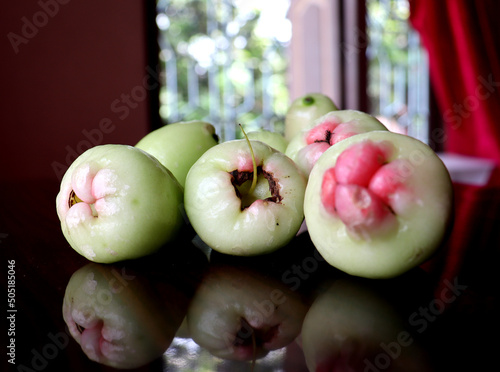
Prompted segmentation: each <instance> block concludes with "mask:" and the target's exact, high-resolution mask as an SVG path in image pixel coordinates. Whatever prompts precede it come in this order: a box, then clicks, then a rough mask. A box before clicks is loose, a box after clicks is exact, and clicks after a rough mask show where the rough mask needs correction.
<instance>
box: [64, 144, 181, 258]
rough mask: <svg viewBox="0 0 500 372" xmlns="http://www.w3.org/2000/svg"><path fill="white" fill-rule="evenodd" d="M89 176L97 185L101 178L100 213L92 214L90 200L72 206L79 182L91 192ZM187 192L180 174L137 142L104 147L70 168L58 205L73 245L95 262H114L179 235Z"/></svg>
mask: <svg viewBox="0 0 500 372" xmlns="http://www.w3.org/2000/svg"><path fill="white" fill-rule="evenodd" d="M96 175H98V176H96ZM86 179H87V180H89V181H88V182H92V184H93V187H95V188H97V185H96V183H94V182H93V181H94V180H99V182H100V185H99V187H100V188H101V189H102V190H101V191H100V193H101V194H103V195H100V197H99V198H98V199H99V201H96V203H94V204H93V206H94V208H97V207H95V205H97V204H98V203H101V204H100V206H99V209H100V210H99V211H98V212H97V213H98V216H97V217H94V216H93V215H91V214H89V212H90V208H89V205H90V203H83V202H78V203H76V204H74V205H72V206H70V204H69V199H70V198H71V194H72V190H73V189H74V188H75V186H76V187H77V188H80V189H87V190H90V186H89V184H88V182H87V183H85V182H84V180H86ZM96 182H97V181H96ZM78 185H80V186H78ZM88 194H89V195H87V196H86V197H87V198H88V197H90V198H92V195H90V191H88ZM77 196H78V197H80V196H79V195H77ZM182 196H183V194H182V188H181V186H180V185H179V184H178V182H177V181H176V179H175V178H174V176H173V175H172V174H171V173H170V172H169V171H168V170H167V169H166V168H165V167H164V166H163V165H161V164H160V163H159V162H158V160H156V159H155V158H154V157H152V156H151V155H149V154H147V153H146V152H144V151H142V150H140V149H138V148H135V147H133V146H127V145H101V146H96V147H93V148H91V149H89V150H87V151H85V152H84V153H83V154H82V155H80V156H79V157H78V158H77V159H76V160H75V161H74V162H73V164H71V166H70V167H69V168H68V170H67V171H66V173H65V175H64V177H63V179H62V181H61V188H60V191H59V193H58V195H57V197H56V209H57V214H58V217H59V219H60V221H61V229H62V232H63V234H64V236H65V238H66V240H67V241H68V243H69V244H70V245H71V247H73V249H75V250H76V251H77V252H78V253H79V254H81V255H82V256H84V257H86V258H87V259H88V260H90V261H94V262H100V263H112V262H117V261H122V260H127V259H134V258H138V257H142V256H145V255H148V254H150V253H153V252H155V251H157V250H158V249H160V248H161V247H162V245H163V244H165V243H167V242H169V241H171V240H172V239H173V238H175V237H176V235H177V233H178V232H179V230H180V228H181V226H182V225H183V217H182ZM80 198H84V199H85V197H83V196H81V197H80Z"/></svg>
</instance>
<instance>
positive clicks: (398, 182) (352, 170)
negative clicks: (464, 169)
mask: <svg viewBox="0 0 500 372" xmlns="http://www.w3.org/2000/svg"><path fill="white" fill-rule="evenodd" d="M452 194H453V193H452V184H451V179H450V175H449V173H448V171H447V169H446V168H445V166H444V164H443V163H442V161H441V160H440V159H439V157H438V156H437V155H436V154H435V153H434V151H432V149H431V148H430V147H429V146H427V145H426V144H424V143H422V142H420V141H418V140H416V139H415V138H412V137H409V136H406V135H402V134H396V133H392V132H389V131H373V132H367V133H363V134H359V135H356V136H352V137H350V138H348V139H346V140H344V141H342V142H339V143H337V144H336V145H335V146H332V147H330V148H329V149H328V150H326V151H325V152H324V153H323V155H322V156H321V157H320V158H319V160H318V161H317V162H316V164H315V165H314V167H313V169H312V171H311V174H310V176H309V182H308V186H307V189H306V195H305V202H304V212H305V219H306V223H307V226H308V229H309V234H310V237H311V240H312V241H313V243H314V245H315V246H316V248H317V249H318V251H319V252H320V253H321V255H322V256H323V257H324V258H325V260H326V261H327V262H329V263H330V264H331V265H333V266H335V267H337V268H338V269H340V270H343V271H345V272H347V273H349V274H351V275H356V276H362V277H368V278H388V277H394V276H397V275H400V274H402V273H404V272H406V271H408V270H409V269H411V268H413V267H415V266H417V265H420V264H421V263H423V262H424V261H426V260H427V259H428V258H429V257H430V256H431V255H432V254H433V253H434V252H435V251H436V249H438V248H439V246H440V245H441V244H442V242H443V240H444V239H445V237H446V234H447V232H448V231H449V227H450V223H451V220H452V219H451V216H452V207H453V195H452Z"/></svg>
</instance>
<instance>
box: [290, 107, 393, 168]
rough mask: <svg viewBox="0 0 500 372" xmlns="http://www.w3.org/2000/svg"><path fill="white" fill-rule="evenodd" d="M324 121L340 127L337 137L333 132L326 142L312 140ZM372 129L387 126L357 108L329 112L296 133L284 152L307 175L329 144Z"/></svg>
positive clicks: (382, 128) (380, 128)
mask: <svg viewBox="0 0 500 372" xmlns="http://www.w3.org/2000/svg"><path fill="white" fill-rule="evenodd" d="M326 123H335V124H334V126H337V128H338V129H341V133H340V134H339V136H338V137H337V135H336V134H335V132H333V134H332V138H331V139H330V141H329V142H328V143H327V142H316V141H313V139H314V138H312V136H311V134H312V132H314V131H315V130H317V129H318V127H319V126H322V125H325V124H326ZM338 125H342V127H338ZM334 130H335V129H334ZM374 130H387V128H386V127H385V126H384V125H383V124H382V123H381V122H380V121H379V120H378V119H376V118H375V117H374V116H372V115H369V114H367V113H365V112H362V111H357V110H337V111H333V112H329V113H327V114H325V115H323V116H321V117H319V118H317V119H316V120H314V121H312V122H311V123H310V124H309V125H308V126H305V127H304V128H303V129H302V130H301V131H300V132H299V133H297V134H296V135H295V136H294V137H293V138H292V139H291V140H290V142H289V143H288V146H287V149H286V151H285V154H286V155H287V156H289V157H290V158H291V159H292V160H293V161H294V162H295V163H296V164H297V166H298V167H299V169H300V170H301V171H302V172H303V173H304V174H305V175H306V176H308V175H309V173H310V172H311V169H312V167H313V166H314V163H315V162H316V161H317V160H318V158H319V156H320V155H321V153H323V152H324V151H326V149H328V148H329V147H330V146H332V145H333V144H335V143H338V142H339V141H342V140H344V139H346V138H348V137H350V136H353V135H357V134H360V133H366V132H370V131H374ZM317 135H319V133H317Z"/></svg>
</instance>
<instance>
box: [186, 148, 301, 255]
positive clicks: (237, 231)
mask: <svg viewBox="0 0 500 372" xmlns="http://www.w3.org/2000/svg"><path fill="white" fill-rule="evenodd" d="M249 143H250V145H249ZM255 174H256V175H257V176H256V177H254V175H255ZM304 192H305V179H304V178H303V176H302V175H301V174H300V172H299V171H298V169H297V167H296V166H295V164H294V163H293V161H292V160H291V159H290V158H288V157H287V156H286V155H284V154H283V153H281V152H279V151H277V150H276V149H273V148H272V147H270V146H268V145H266V144H264V143H263V142H260V141H249V142H247V141H246V140H233V141H227V142H224V143H221V144H219V145H217V146H214V147H212V148H211V149H209V150H208V151H207V152H205V153H204V154H203V155H202V156H201V157H200V159H199V160H198V161H197V162H196V163H195V164H194V165H193V166H192V168H191V170H190V171H189V173H188V176H187V178H186V187H185V192H184V204H185V209H186V214H187V216H188V218H189V221H190V222H191V224H192V226H193V228H194V230H195V231H196V233H197V234H198V235H199V237H200V238H201V239H202V240H203V241H204V242H205V243H206V244H207V245H208V246H210V247H211V248H213V249H214V250H216V251H219V252H221V253H226V254H231V255H239V256H250V255H258V254H263V253H270V252H272V251H274V250H277V249H279V248H281V247H283V246H284V245H286V244H287V243H288V242H289V241H290V240H291V239H292V238H293V237H294V236H295V234H296V233H297V231H298V230H299V228H300V225H301V223H302V221H303V200H304Z"/></svg>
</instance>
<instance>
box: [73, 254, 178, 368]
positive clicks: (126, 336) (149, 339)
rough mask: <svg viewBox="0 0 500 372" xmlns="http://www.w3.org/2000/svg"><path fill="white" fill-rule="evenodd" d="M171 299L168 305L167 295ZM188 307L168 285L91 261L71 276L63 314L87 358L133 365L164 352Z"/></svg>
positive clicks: (143, 363)
mask: <svg viewBox="0 0 500 372" xmlns="http://www.w3.org/2000/svg"><path fill="white" fill-rule="evenodd" d="M169 297H170V302H169V303H168V305H167V303H166V301H165V299H168V298H169ZM183 304H184V305H183ZM183 307H184V309H183ZM186 307H187V301H184V300H182V298H179V296H178V294H177V293H176V290H175V289H174V288H173V287H169V286H168V283H162V284H161V285H160V286H158V285H157V286H155V287H153V286H152V285H151V282H150V281H148V280H147V279H146V278H145V277H144V276H142V275H140V274H138V273H137V272H134V271H132V270H131V269H129V268H128V267H126V266H121V267H119V266H110V265H102V264H95V263H92V264H88V265H86V266H84V267H82V268H81V269H79V270H78V271H76V272H75V273H74V274H73V276H72V277H71V278H70V281H69V283H68V285H67V287H66V293H65V296H64V302H63V317H64V320H65V322H66V324H67V326H68V328H69V331H70V333H71V335H72V336H73V338H74V339H75V340H76V341H77V342H78V343H79V344H80V345H81V347H82V350H83V352H84V353H85V354H86V355H87V356H88V357H89V358H90V359H91V360H93V361H96V362H98V363H101V364H104V365H107V366H111V367H115V368H122V369H131V368H137V367H140V366H143V365H146V364H148V363H149V362H151V361H153V360H155V359H156V358H158V357H160V356H161V355H162V353H163V352H164V351H165V350H166V349H167V348H168V346H169V345H170V343H171V342H172V339H173V337H174V335H175V332H176V331H177V329H178V328H179V326H180V324H181V322H182V319H183V317H184V314H185V308H186ZM183 310H184V311H183Z"/></svg>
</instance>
